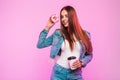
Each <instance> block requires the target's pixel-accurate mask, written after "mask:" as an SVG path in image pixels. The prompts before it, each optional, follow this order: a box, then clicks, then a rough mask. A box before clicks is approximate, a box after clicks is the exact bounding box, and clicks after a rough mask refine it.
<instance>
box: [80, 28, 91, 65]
mask: <svg viewBox="0 0 120 80" xmlns="http://www.w3.org/2000/svg"><path fill="white" fill-rule="evenodd" d="M84 31H85V32H86V34H87V36H88V38H89V40H90V42H91V35H90V33H89V32H88V31H86V30H84ZM92 58H93V52H91V53H85V55H84V56H83V58H82V59H81V60H80V61H81V62H82V66H83V67H85V66H86V65H87V64H88V63H89V62H90V61H91V60H92Z"/></svg>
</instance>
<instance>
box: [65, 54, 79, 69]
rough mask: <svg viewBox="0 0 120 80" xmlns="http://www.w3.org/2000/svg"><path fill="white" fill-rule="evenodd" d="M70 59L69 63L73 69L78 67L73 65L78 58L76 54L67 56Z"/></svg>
mask: <svg viewBox="0 0 120 80" xmlns="http://www.w3.org/2000/svg"><path fill="white" fill-rule="evenodd" d="M67 59H68V64H69V67H70V69H71V70H74V69H76V68H74V67H73V63H74V62H75V61H76V60H77V59H76V57H75V56H70V57H68V58H67Z"/></svg>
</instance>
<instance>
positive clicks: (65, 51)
mask: <svg viewBox="0 0 120 80" xmlns="http://www.w3.org/2000/svg"><path fill="white" fill-rule="evenodd" d="M80 50H81V45H80V43H79V41H76V42H75V43H74V48H73V51H71V50H70V46H69V42H68V41H67V40H65V41H64V42H63V43H62V46H61V56H60V57H58V58H57V62H56V63H57V64H59V65H61V66H63V67H65V68H70V67H69V64H68V60H67V58H68V57H70V56H76V58H77V59H79V57H80Z"/></svg>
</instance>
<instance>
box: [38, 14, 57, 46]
mask: <svg viewBox="0 0 120 80" xmlns="http://www.w3.org/2000/svg"><path fill="white" fill-rule="evenodd" d="M51 17H52V16H51ZM51 17H50V18H49V20H48V22H47V25H46V27H45V29H44V30H42V31H41V33H40V35H39V40H38V43H37V48H44V47H47V46H50V45H52V42H53V34H54V33H53V34H52V35H51V36H49V37H48V38H46V37H47V34H48V32H49V30H50V29H51V27H52V26H53V25H54V24H55V22H52V21H51ZM54 17H56V16H54Z"/></svg>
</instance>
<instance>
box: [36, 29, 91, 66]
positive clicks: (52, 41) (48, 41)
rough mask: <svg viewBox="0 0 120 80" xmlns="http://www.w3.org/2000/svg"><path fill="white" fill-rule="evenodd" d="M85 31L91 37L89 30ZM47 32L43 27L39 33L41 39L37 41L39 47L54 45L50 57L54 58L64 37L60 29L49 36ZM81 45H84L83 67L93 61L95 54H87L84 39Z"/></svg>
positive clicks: (81, 58)
mask: <svg viewBox="0 0 120 80" xmlns="http://www.w3.org/2000/svg"><path fill="white" fill-rule="evenodd" d="M85 32H86V33H87V35H88V37H89V38H90V33H89V32H87V31H85ZM47 34H48V31H47V30H45V29H43V30H42V31H41V33H40V35H39V40H38V43H37V48H44V47H47V46H50V45H52V47H51V51H50V57H51V58H53V59H54V58H55V57H56V56H57V55H58V52H59V50H60V48H61V44H62V42H63V41H64V38H63V36H62V34H61V33H60V30H59V29H56V30H55V31H54V33H53V34H52V35H51V36H49V37H47ZM81 45H82V50H81V52H80V57H79V60H80V61H82V62H83V67H85V66H86V65H87V64H88V63H89V62H90V61H91V59H92V57H93V54H92V53H90V54H89V55H85V52H86V50H85V45H84V44H83V43H82V41H81Z"/></svg>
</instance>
